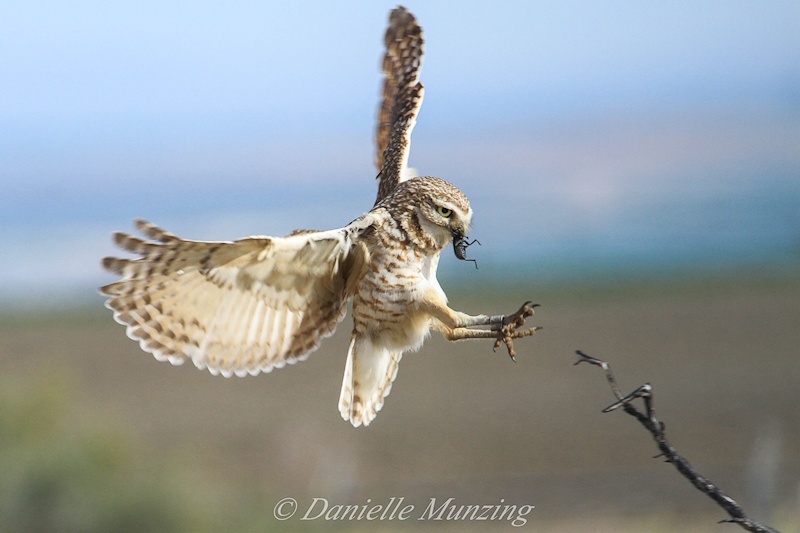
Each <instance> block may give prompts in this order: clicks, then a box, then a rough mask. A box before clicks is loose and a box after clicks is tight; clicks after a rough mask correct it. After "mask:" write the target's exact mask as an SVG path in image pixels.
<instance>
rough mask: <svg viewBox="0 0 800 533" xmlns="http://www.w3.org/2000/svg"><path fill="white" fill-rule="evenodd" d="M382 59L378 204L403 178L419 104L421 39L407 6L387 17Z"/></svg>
mask: <svg viewBox="0 0 800 533" xmlns="http://www.w3.org/2000/svg"><path fill="white" fill-rule="evenodd" d="M384 40H385V44H386V55H385V56H384V58H383V73H384V75H385V78H384V82H383V98H382V100H381V104H380V108H379V111H378V131H377V135H376V137H377V139H376V141H377V152H376V156H375V163H376V165H377V167H378V170H379V173H378V182H379V183H378V198H377V199H376V200H375V203H376V204H377V203H378V202H380V201H381V200H382V199H383V198H385V197H386V196H387V195H388V194H389V193H390V192H391V191H392V189H394V188H395V186H396V185H397V184H398V183H400V182H402V181H405V180H406V179H407V178H408V177H407V176H405V173H406V169H407V166H408V151H409V148H410V146H411V131H412V130H413V129H414V124H415V123H416V121H417V113H418V112H419V108H420V106H421V105H422V96H423V88H422V84H421V83H420V82H419V69H420V67H421V65H422V54H423V45H424V41H423V39H422V28H420V26H419V24H417V20H416V19H415V18H414V15H412V14H411V13H410V12H409V11H408V10H407V9H406V8H404V7H402V6H400V7H397V8H395V9H394V10H393V11H392V13H391V15H390V16H389V27H388V29H387V30H386V37H385V39H384Z"/></svg>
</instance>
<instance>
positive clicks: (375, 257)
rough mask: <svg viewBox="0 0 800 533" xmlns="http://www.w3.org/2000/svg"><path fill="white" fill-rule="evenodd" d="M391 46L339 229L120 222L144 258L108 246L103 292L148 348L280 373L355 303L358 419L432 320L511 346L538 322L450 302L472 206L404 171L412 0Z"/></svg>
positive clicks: (348, 387)
mask: <svg viewBox="0 0 800 533" xmlns="http://www.w3.org/2000/svg"><path fill="white" fill-rule="evenodd" d="M385 44H386V55H385V58H384V61H383V70H384V74H385V76H386V79H385V81H384V90H383V99H382V102H381V108H380V110H379V124H378V132H377V153H378V155H377V164H378V169H379V174H378V180H379V185H378V196H377V199H376V202H375V205H374V207H373V208H372V210H370V211H369V212H367V213H365V214H364V215H362V216H360V217H358V218H356V219H355V220H354V221H352V222H351V223H350V224H348V225H346V226H345V227H343V228H340V229H334V230H328V231H309V230H297V231H295V232H293V233H292V234H290V235H289V236H287V237H269V236H257V237H247V238H244V239H239V240H236V241H220V242H206V241H191V240H186V239H182V238H180V237H177V236H176V235H173V234H171V233H168V232H166V231H164V230H162V229H161V228H159V227H157V226H155V225H153V224H151V223H149V222H146V221H142V220H138V221H136V226H137V228H138V229H139V231H140V232H142V233H143V234H144V235H145V236H146V237H147V238H148V239H150V240H143V239H140V238H138V237H134V236H131V235H128V234H125V233H119V232H118V233H115V235H114V240H115V242H116V244H117V245H118V246H119V247H120V248H122V249H124V250H126V251H128V252H131V253H133V254H135V255H137V256H139V257H138V258H134V259H120V258H113V257H107V258H105V259H104V260H103V266H104V267H105V268H106V269H107V270H109V271H111V272H113V273H115V274H118V275H119V276H121V278H122V279H120V280H119V281H117V282H114V283H111V284H109V285H106V286H104V287H102V288H101V289H100V290H101V292H102V294H104V295H106V296H108V300H107V301H106V306H107V307H109V308H110V309H112V310H113V311H114V318H115V320H117V322H120V323H121V324H123V325H125V326H126V331H127V334H128V336H129V337H131V338H132V339H135V340H137V341H138V342H139V345H140V347H141V348H142V349H143V350H144V351H146V352H150V353H152V354H153V355H154V356H155V357H156V359H158V360H160V361H169V362H171V363H172V364H176V365H179V364H182V363H184V362H185V361H187V360H191V361H192V362H193V363H194V364H195V366H197V367H198V368H201V369H208V370H209V371H210V372H211V373H213V374H222V375H223V376H226V377H230V376H245V375H248V374H250V375H255V374H258V373H259V372H269V371H271V370H272V369H273V368H281V367H283V366H284V365H286V364H292V363H295V362H297V361H300V360H303V359H305V358H306V357H307V356H308V355H309V354H310V353H311V352H313V351H314V350H316V349H317V348H318V347H319V345H320V343H321V342H322V340H323V339H324V338H325V337H328V336H330V335H332V334H333V333H334V331H335V330H336V327H337V325H338V324H339V322H341V320H342V319H343V318H344V316H345V314H346V310H347V304H348V302H350V301H352V304H353V305H352V309H353V324H354V325H353V331H352V334H351V340H350V345H349V348H348V353H347V360H346V363H345V372H344V379H343V383H342V389H341V393H340V397H339V412H340V414H341V415H342V417H343V418H344V419H345V420H348V421H350V422H351V423H352V424H353V425H354V426H360V425H362V424H363V425H368V424H369V423H370V422H371V421H372V420H373V419H374V418H375V416H376V415H377V413H378V411H379V410H380V409H381V407H382V406H383V402H384V399H385V398H386V396H387V395H388V394H389V391H390V389H391V387H392V383H393V382H394V379H395V377H396V376H397V370H398V365H399V363H400V360H401V358H402V355H403V353H404V352H406V351H409V350H416V349H418V348H419V347H420V346H421V345H422V343H423V341H424V340H425V338H426V337H427V335H428V333H429V332H430V330H432V329H434V330H438V331H440V332H441V333H442V334H443V335H444V336H445V338H447V339H449V340H459V339H475V338H488V339H495V346H499V345H500V344H501V343H502V342H505V343H506V344H507V345H508V348H509V353H510V354H511V355H512V357H513V356H514V351H513V344H512V340H513V339H514V338H518V337H524V336H528V335H532V334H533V332H534V331H535V329H536V328H532V329H528V330H519V329H518V328H519V327H520V326H522V324H523V323H524V320H525V318H526V317H528V316H530V315H531V314H532V313H533V308H532V307H530V306H528V305H527V304H526V305H524V306H523V307H522V308H521V309H520V310H519V311H518V312H517V313H515V314H514V315H512V316H510V317H503V316H500V315H496V316H488V315H477V316H470V315H467V314H464V313H461V312H458V311H454V310H452V309H450V308H449V307H448V306H447V298H446V296H445V293H444V291H443V290H442V288H441V286H440V285H439V282H438V281H437V279H436V269H437V266H438V263H439V254H440V253H441V251H442V250H443V249H444V248H445V247H447V246H448V245H450V244H451V243H456V244H459V245H461V246H463V243H464V242H465V241H464V239H465V236H466V233H467V231H468V229H469V226H470V222H471V220H472V208H471V207H470V204H469V200H468V199H467V197H466V196H465V195H464V193H462V192H461V191H460V190H459V189H458V188H457V187H455V186H454V185H452V184H451V183H448V182H447V181H445V180H442V179H440V178H434V177H414V178H411V177H410V176H409V172H408V171H407V170H408V169H407V164H408V149H409V146H410V136H411V130H412V129H413V127H414V122H415V120H416V116H417V113H418V111H419V106H420V104H421V101H422V85H421V84H420V83H419V68H420V65H421V60H422V45H423V40H422V31H421V29H420V27H419V25H418V24H417V22H416V19H415V18H414V16H413V15H412V14H411V13H409V12H408V11H407V10H406V9H405V8H403V7H398V8H397V9H395V10H394V11H392V14H391V16H390V19H389V28H388V30H387V32H386V38H385ZM458 250H459V248H458V247H456V251H458ZM462 256H463V252H462V253H461V255H460V256H459V258H461V259H463V257H462Z"/></svg>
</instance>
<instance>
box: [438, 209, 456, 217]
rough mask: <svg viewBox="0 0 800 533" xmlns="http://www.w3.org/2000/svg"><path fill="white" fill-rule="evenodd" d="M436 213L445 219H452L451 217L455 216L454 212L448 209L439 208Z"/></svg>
mask: <svg viewBox="0 0 800 533" xmlns="http://www.w3.org/2000/svg"><path fill="white" fill-rule="evenodd" d="M436 212H437V213H439V214H440V215H442V216H443V217H444V218H450V215H452V214H453V210H452V209H447V208H446V207H437V208H436Z"/></svg>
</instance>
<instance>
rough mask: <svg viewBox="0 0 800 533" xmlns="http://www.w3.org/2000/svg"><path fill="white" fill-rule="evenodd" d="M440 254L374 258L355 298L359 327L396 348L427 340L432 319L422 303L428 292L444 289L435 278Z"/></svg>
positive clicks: (361, 331)
mask: <svg viewBox="0 0 800 533" xmlns="http://www.w3.org/2000/svg"><path fill="white" fill-rule="evenodd" d="M437 264H438V254H436V255H435V256H428V257H427V258H426V257H419V256H417V255H411V254H409V255H399V256H398V255H393V254H392V255H389V254H387V255H385V256H382V257H374V256H373V258H372V268H371V269H370V270H369V271H368V272H367V273H365V275H364V276H363V277H362V278H361V280H360V282H359V283H358V286H357V288H356V294H355V295H354V296H355V297H354V300H353V319H354V325H355V328H356V330H360V331H359V332H360V333H362V334H366V335H369V336H370V337H372V338H373V340H374V341H375V342H379V343H380V344H382V345H384V346H386V347H387V348H396V349H400V348H402V349H415V348H417V347H419V346H420V345H421V344H422V342H423V341H424V340H425V337H426V336H427V334H428V331H429V329H430V323H431V318H430V316H429V315H427V313H425V312H423V311H422V310H421V309H420V307H419V304H420V303H421V302H422V301H423V297H424V296H425V294H426V292H428V291H431V290H433V291H436V292H437V293H440V295H441V297H442V298H444V292H443V291H442V289H441V287H440V286H439V282H438V281H437V280H436V266H437Z"/></svg>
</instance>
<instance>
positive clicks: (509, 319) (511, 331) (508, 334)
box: [492, 302, 542, 361]
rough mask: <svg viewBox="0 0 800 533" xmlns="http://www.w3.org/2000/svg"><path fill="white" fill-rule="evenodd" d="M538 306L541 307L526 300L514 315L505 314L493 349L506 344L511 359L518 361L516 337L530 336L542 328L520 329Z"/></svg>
mask: <svg viewBox="0 0 800 533" xmlns="http://www.w3.org/2000/svg"><path fill="white" fill-rule="evenodd" d="M537 307H539V304H534V303H531V302H525V303H524V304H522V307H520V308H519V311H517V312H516V313H514V314H513V315H510V316H504V317H503V325H502V327H501V328H500V330H499V331H498V332H497V339H496V340H495V341H494V347H493V348H492V349H493V350H497V349H498V348H499V347H500V346H501V345H502V344H505V345H506V348H507V349H508V355H509V356H510V357H511V360H512V361H516V360H517V352H516V351H515V350H514V339H519V338H521V337H530V336H531V335H533V334H534V333H536V331H537V330H539V329H542V328H541V327H538V326H536V327H532V328H529V329H523V330H520V329H518V328H520V327H522V326H524V325H525V319H526V318H528V317H529V316H533V312H534V309H536V308H537Z"/></svg>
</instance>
